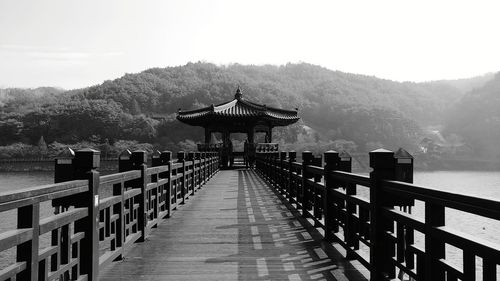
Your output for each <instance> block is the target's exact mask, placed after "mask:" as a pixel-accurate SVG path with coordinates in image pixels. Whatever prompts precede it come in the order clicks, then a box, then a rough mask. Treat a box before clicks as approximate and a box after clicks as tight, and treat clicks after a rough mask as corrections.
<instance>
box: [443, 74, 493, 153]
mask: <svg viewBox="0 0 500 281" xmlns="http://www.w3.org/2000/svg"><path fill="white" fill-rule="evenodd" d="M445 133H447V134H451V133H453V134H457V135H459V136H461V137H463V139H464V141H465V142H466V143H468V144H469V145H470V146H471V147H473V148H474V151H475V152H476V153H477V156H478V157H488V158H497V159H500V147H499V144H500V73H497V74H496V75H495V77H494V78H493V79H492V80H491V81H489V82H487V83H486V84H485V85H484V86H483V87H481V88H476V89H474V90H472V91H471V92H469V93H468V94H466V95H465V96H464V97H463V98H462V99H461V100H460V101H459V102H458V103H457V104H456V106H455V107H454V108H453V109H452V110H450V112H449V114H448V117H447V121H446V127H445Z"/></svg>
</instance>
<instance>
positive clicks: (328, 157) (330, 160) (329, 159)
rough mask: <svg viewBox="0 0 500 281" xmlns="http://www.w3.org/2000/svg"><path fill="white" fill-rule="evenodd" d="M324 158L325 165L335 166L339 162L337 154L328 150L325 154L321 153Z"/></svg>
mask: <svg viewBox="0 0 500 281" xmlns="http://www.w3.org/2000/svg"><path fill="white" fill-rule="evenodd" d="M323 154H324V157H325V164H326V165H333V166H336V165H337V164H338V162H339V160H340V159H339V153H338V152H337V151H335V150H328V151H327V152H325V153H323Z"/></svg>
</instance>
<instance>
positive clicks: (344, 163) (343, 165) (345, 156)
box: [339, 151, 352, 173]
mask: <svg viewBox="0 0 500 281" xmlns="http://www.w3.org/2000/svg"><path fill="white" fill-rule="evenodd" d="M339 158H340V162H339V170H340V171H343V172H349V173H350V172H351V171H352V157H351V155H350V154H349V153H347V151H342V152H340V153H339Z"/></svg>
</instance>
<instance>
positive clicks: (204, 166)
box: [201, 152, 208, 184]
mask: <svg viewBox="0 0 500 281" xmlns="http://www.w3.org/2000/svg"><path fill="white" fill-rule="evenodd" d="M201 161H202V164H201V165H202V172H201V177H202V178H203V179H202V183H203V184H205V183H206V182H207V180H208V179H207V178H208V176H207V175H208V173H207V171H208V169H207V153H206V152H201Z"/></svg>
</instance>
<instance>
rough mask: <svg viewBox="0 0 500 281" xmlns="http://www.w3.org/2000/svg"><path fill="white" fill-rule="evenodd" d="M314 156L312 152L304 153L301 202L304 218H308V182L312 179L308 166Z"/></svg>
mask: <svg viewBox="0 0 500 281" xmlns="http://www.w3.org/2000/svg"><path fill="white" fill-rule="evenodd" d="M313 158H314V156H313V154H312V152H311V151H304V152H302V190H301V195H300V197H301V198H300V200H299V202H300V203H301V206H302V216H303V217H305V218H306V217H308V215H307V213H308V210H309V193H308V191H307V190H308V188H307V180H308V179H309V178H311V176H310V174H309V172H307V166H309V165H311V164H312V161H313Z"/></svg>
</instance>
